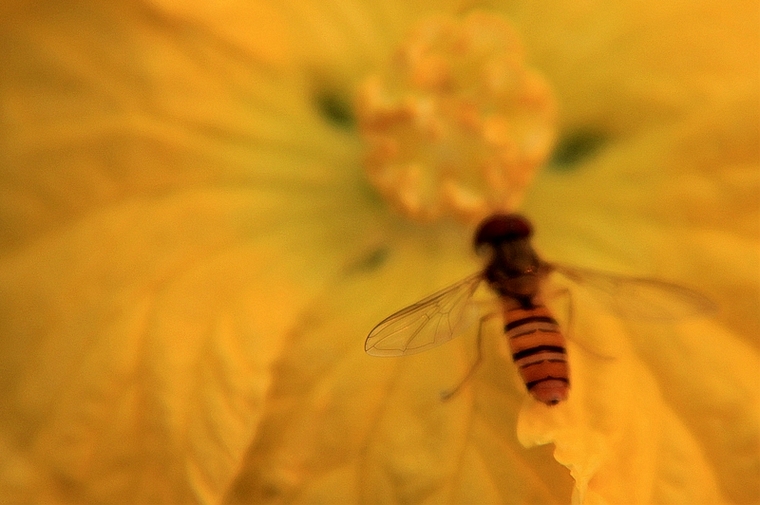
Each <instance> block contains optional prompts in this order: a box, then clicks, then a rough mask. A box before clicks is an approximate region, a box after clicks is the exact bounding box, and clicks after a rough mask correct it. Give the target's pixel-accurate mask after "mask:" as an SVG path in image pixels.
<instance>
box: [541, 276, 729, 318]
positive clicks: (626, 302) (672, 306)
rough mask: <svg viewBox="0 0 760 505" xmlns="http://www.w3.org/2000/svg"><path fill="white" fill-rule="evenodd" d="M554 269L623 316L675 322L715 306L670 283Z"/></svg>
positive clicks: (702, 312)
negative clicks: (596, 295)
mask: <svg viewBox="0 0 760 505" xmlns="http://www.w3.org/2000/svg"><path fill="white" fill-rule="evenodd" d="M549 267H550V268H551V270H553V271H556V272H559V273H560V274H562V275H564V276H565V277H566V278H568V279H570V280H571V281H573V282H576V283H578V284H580V285H582V286H587V287H589V288H592V289H593V290H594V291H595V292H596V293H598V294H601V295H602V297H603V298H605V302H606V303H607V304H609V306H610V307H611V308H612V309H613V310H615V312H616V313H618V314H619V315H621V316H623V317H629V318H641V319H650V320H672V319H680V318H684V317H690V316H697V315H701V314H706V313H709V312H712V311H714V310H715V308H716V306H715V304H714V303H713V302H712V301H711V300H710V299H709V298H707V297H706V296H704V295H702V294H700V293H698V292H696V291H693V290H691V289H689V288H685V287H683V286H679V285H678V284H673V283H670V282H665V281H661V280H657V279H648V278H644V277H627V276H624V275H616V274H611V273H607V272H599V271H596V270H591V269H585V268H578V267H574V266H567V265H559V264H554V263H552V264H550V265H549Z"/></svg>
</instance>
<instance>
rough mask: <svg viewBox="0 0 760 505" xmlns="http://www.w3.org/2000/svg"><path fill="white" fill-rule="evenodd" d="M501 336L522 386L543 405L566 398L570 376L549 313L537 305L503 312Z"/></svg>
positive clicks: (562, 343) (556, 327) (561, 341)
mask: <svg viewBox="0 0 760 505" xmlns="http://www.w3.org/2000/svg"><path fill="white" fill-rule="evenodd" d="M504 320H505V325H504V334H505V335H506V337H507V339H508V340H509V347H510V349H511V351H512V359H513V360H514V362H515V365H517V368H518V370H519V371H520V375H521V376H522V379H523V382H525V387H526V388H528V391H529V392H530V394H532V395H533V397H534V398H535V399H536V400H538V401H540V402H543V403H545V404H547V405H556V404H557V403H559V402H561V401H563V400H566V399H567V391H568V389H570V375H569V369H568V365H567V352H566V350H565V337H564V336H563V335H562V333H561V331H560V328H559V325H558V324H557V321H555V320H554V318H553V317H552V315H551V313H550V312H549V310H548V309H547V308H546V307H545V306H543V305H538V306H535V307H531V308H528V309H525V308H513V309H506V310H505V313H504Z"/></svg>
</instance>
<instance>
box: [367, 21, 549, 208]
mask: <svg viewBox="0 0 760 505" xmlns="http://www.w3.org/2000/svg"><path fill="white" fill-rule="evenodd" d="M523 60H524V58H523V54H522V48H521V45H520V41H519V39H518V37H517V35H516V34H515V33H514V30H513V29H512V28H511V26H510V25H509V24H508V23H507V22H506V21H505V20H503V19H502V18H499V17H498V16H494V15H488V14H485V13H471V14H470V15H468V16H467V17H465V18H463V19H459V20H455V19H451V18H438V17H436V18H432V19H428V20H426V21H424V22H423V23H422V24H421V25H420V26H418V28H417V29H416V30H415V31H413V33H412V34H411V36H410V37H409V38H408V39H407V40H406V41H405V42H404V43H403V44H402V45H401V47H399V48H398V49H397V51H396V53H395V55H394V58H393V59H392V62H391V64H390V66H389V67H388V68H387V69H386V70H385V71H384V72H383V73H382V74H378V75H373V76H370V77H368V78H367V80H366V81H365V83H364V84H363V85H362V86H361V88H360V90H359V93H358V101H357V118H358V124H359V130H360V132H361V133H362V135H363V137H364V138H365V140H366V142H367V144H368V148H367V155H366V158H365V169H366V172H367V175H368V177H369V179H370V181H371V182H372V184H373V185H374V186H375V187H376V188H377V189H378V190H379V191H380V193H381V194H382V195H383V196H384V197H385V198H386V199H387V201H388V202H389V203H390V204H391V205H392V206H393V207H395V208H397V209H399V210H400V211H401V212H402V213H404V214H405V215H407V216H408V217H410V218H413V219H417V220H431V219H436V218H439V217H442V216H450V217H455V218H458V219H461V220H465V221H474V220H478V219H480V218H482V217H483V216H484V215H486V214H488V213H491V212H494V211H507V212H509V211H513V210H515V208H516V207H517V205H518V204H519V201H520V200H521V198H522V195H523V193H524V191H525V189H526V188H527V186H528V184H529V183H530V181H531V180H532V177H533V174H534V173H535V170H536V169H537V167H538V166H540V165H541V164H542V163H544V162H545V160H546V159H547V158H548V156H549V155H550V153H551V148H552V146H553V143H554V137H555V123H556V107H555V102H554V98H553V95H552V93H551V90H550V88H549V86H548V85H547V84H546V83H545V81H544V80H543V79H542V78H541V77H540V76H539V75H538V74H537V73H535V72H533V71H531V70H529V69H527V68H526V67H525V65H524V62H523Z"/></svg>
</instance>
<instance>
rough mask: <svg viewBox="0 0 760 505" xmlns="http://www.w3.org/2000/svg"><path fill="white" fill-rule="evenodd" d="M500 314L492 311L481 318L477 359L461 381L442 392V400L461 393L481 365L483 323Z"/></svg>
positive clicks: (447, 399)
mask: <svg viewBox="0 0 760 505" xmlns="http://www.w3.org/2000/svg"><path fill="white" fill-rule="evenodd" d="M497 315H499V313H498V312H491V313H490V314H486V315H484V316H483V317H481V318H480V323H479V324H478V336H477V351H478V353H477V355H476V356H475V361H473V362H472V365H470V368H469V370H467V373H466V374H465V376H464V377H463V378H462V380H460V381H459V383H458V384H457V385H456V386H455V387H454V388H452V389H449V390H447V391H442V392H441V401H444V402H446V401H449V400H451V399H452V398H453V397H454V395H456V394H457V393H459V391H460V390H461V389H462V386H464V385H465V383H466V382H467V381H469V380H470V378H471V377H472V376H473V374H474V373H475V370H477V368H478V367H479V366H480V363H481V361H483V324H484V323H485V322H486V321H487V320H488V319H490V318H492V317H494V316H497Z"/></svg>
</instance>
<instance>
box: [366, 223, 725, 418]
mask: <svg viewBox="0 0 760 505" xmlns="http://www.w3.org/2000/svg"><path fill="white" fill-rule="evenodd" d="M531 235H532V227H531V225H530V223H529V222H528V220H527V219H525V218H524V217H522V216H520V215H517V214H496V215H493V216H490V217H488V218H486V219H485V220H484V221H483V222H482V223H481V224H480V226H479V227H478V229H477V231H476V233H475V239H474V245H475V249H476V250H477V251H478V252H479V253H485V255H486V257H487V262H486V265H485V268H484V269H483V270H482V271H481V272H478V273H476V274H473V275H471V276H469V277H466V278H465V279H463V280H461V281H459V282H457V283H455V284H453V285H451V286H449V287H448V288H444V289H443V290H441V291H439V292H437V293H435V294H433V295H431V296H429V297H427V298H424V299H423V300H420V301H419V302H417V303H415V304H413V305H410V306H409V307H406V308H404V309H402V310H400V311H398V312H396V313H395V314H392V315H391V316H389V317H387V318H386V319H384V320H383V321H381V322H380V323H379V324H378V325H377V326H375V328H374V329H373V330H372V331H371V332H370V334H369V336H368V337H367V340H366V342H365V345H364V349H365V351H366V352H367V353H368V354H370V355H373V356H404V355H408V354H415V353H418V352H422V351H426V350H428V349H431V348H433V347H436V346H438V345H440V344H443V343H444V342H447V341H449V340H451V339H452V338H454V337H455V336H457V335H458V334H460V333H461V331H462V330H463V329H464V327H466V326H469V324H468V321H471V320H472V318H473V309H475V308H476V304H474V303H473V294H474V293H475V291H476V290H477V288H478V286H479V285H480V284H481V283H482V282H486V283H487V284H488V286H489V287H490V289H491V291H493V292H494V293H495V294H496V295H497V296H498V298H499V301H500V302H501V306H502V314H503V318H504V323H505V324H504V334H505V337H506V338H507V340H508V343H509V347H510V350H511V352H512V359H513V361H514V362H515V365H516V366H517V367H518V370H519V372H520V375H521V377H522V379H523V382H524V383H525V387H526V388H527V390H528V392H530V394H531V395H532V396H533V397H534V398H535V399H536V400H538V401H540V402H543V403H545V404H546V405H556V404H557V403H559V402H561V401H563V400H566V399H567V395H568V390H569V388H570V375H569V367H568V363H567V351H566V346H565V337H564V336H563V334H562V331H561V329H560V327H559V325H558V324H557V321H556V320H555V319H554V317H553V315H552V314H551V312H550V311H549V309H548V308H547V307H546V306H545V305H544V302H543V300H542V297H541V294H542V293H541V285H542V283H543V281H544V280H545V279H546V278H547V277H548V276H549V274H551V273H552V272H560V273H562V274H563V275H565V276H566V277H567V278H569V279H571V280H574V281H576V282H581V283H584V284H586V285H589V286H592V287H596V288H597V289H598V290H600V291H602V292H603V293H606V294H607V295H609V296H611V297H612V299H613V300H616V301H618V302H619V303H620V307H618V308H619V309H621V310H620V311H621V312H625V311H626V310H625V309H626V307H630V308H631V310H630V312H631V313H632V315H633V316H634V317H638V316H639V315H640V314H644V315H645V317H649V316H651V317H664V318H670V317H673V316H674V317H678V316H681V315H687V314H693V313H697V312H703V311H707V310H709V309H711V308H712V303H711V302H710V301H709V300H707V299H706V298H704V297H703V296H702V295H700V294H698V293H695V292H693V291H690V290H688V289H685V288H682V287H680V286H677V285H675V284H669V283H667V282H662V281H657V280H653V279H639V278H627V277H621V276H616V275H612V274H605V273H601V272H595V271H590V270H582V269H577V268H572V267H566V266H561V265H557V264H552V263H547V262H545V261H543V260H541V259H540V258H539V257H538V255H537V254H536V252H535V251H534V250H533V247H532V245H531V243H530V236H531ZM656 295H665V296H664V298H665V299H666V300H670V302H668V303H666V304H665V305H663V304H662V303H659V302H657V301H656V300H657V297H656ZM653 300H654V301H653ZM629 302H630V303H629ZM641 302H643V303H641ZM492 316H494V314H493V313H489V314H486V315H483V316H482V317H480V327H479V329H478V337H477V338H478V356H477V359H476V361H475V363H474V364H473V365H472V367H471V368H470V370H469V371H468V373H467V375H466V376H465V378H464V380H463V381H462V382H460V384H459V385H458V386H457V387H456V388H455V389H454V390H452V391H451V392H449V393H447V394H445V395H444V398H449V397H451V396H452V395H453V394H454V393H456V392H457V391H458V390H459V388H460V387H461V386H462V385H463V384H464V382H466V380H467V379H468V378H469V377H470V376H471V375H472V373H473V372H474V370H475V369H476V368H477V366H478V364H479V362H480V359H481V347H482V346H481V337H482V326H483V323H484V321H485V320H486V319H488V318H490V317H492Z"/></svg>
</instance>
